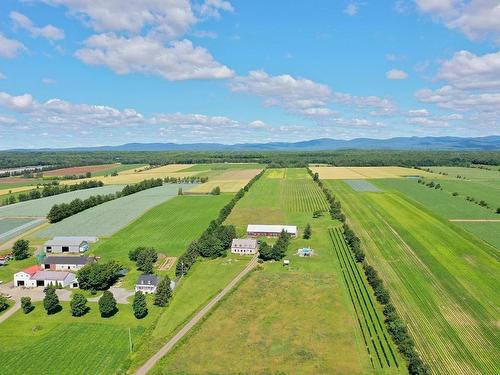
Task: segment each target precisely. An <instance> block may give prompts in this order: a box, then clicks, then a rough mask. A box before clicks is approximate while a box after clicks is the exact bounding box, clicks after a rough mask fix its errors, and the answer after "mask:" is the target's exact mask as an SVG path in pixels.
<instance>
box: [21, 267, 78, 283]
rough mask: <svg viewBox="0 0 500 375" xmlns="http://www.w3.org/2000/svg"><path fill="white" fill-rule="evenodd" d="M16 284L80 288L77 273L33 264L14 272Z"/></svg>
mask: <svg viewBox="0 0 500 375" xmlns="http://www.w3.org/2000/svg"><path fill="white" fill-rule="evenodd" d="M14 285H15V286H18V287H26V288H35V287H38V286H41V287H47V286H56V287H62V288H66V287H70V288H78V280H77V279H76V275H75V274H74V273H72V272H68V271H46V270H44V269H43V267H42V266H40V265H35V266H31V267H28V268H25V269H24V270H22V271H20V272H17V273H15V274H14Z"/></svg>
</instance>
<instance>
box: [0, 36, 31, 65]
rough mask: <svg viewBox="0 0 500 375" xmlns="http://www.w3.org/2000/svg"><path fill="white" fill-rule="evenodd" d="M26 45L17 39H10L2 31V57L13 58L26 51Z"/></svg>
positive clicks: (0, 48) (0, 42)
mask: <svg viewBox="0 0 500 375" xmlns="http://www.w3.org/2000/svg"><path fill="white" fill-rule="evenodd" d="M25 50H26V47H25V46H24V44H22V43H21V42H19V41H17V40H15V39H9V38H7V37H6V36H4V35H3V34H2V33H0V57H5V58H7V59H13V58H14V57H16V56H17V54H18V53H19V52H20V51H25Z"/></svg>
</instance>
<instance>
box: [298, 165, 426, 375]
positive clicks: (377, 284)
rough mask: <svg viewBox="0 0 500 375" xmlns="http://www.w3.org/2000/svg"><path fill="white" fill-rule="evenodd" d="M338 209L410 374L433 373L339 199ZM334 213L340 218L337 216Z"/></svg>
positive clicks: (350, 242)
mask: <svg viewBox="0 0 500 375" xmlns="http://www.w3.org/2000/svg"><path fill="white" fill-rule="evenodd" d="M308 171H309V174H310V175H312V176H313V179H314V181H316V183H317V184H318V185H319V186H320V187H321V189H322V190H323V192H324V193H325V196H326V197H327V200H329V203H330V202H338V201H337V200H336V199H335V197H334V196H333V195H332V194H331V192H330V191H329V190H328V189H326V188H325V187H324V185H323V183H322V181H321V180H320V179H319V176H317V174H313V173H312V171H311V170H310V169H309V168H308ZM328 194H330V195H328ZM330 205H331V206H332V203H330ZM338 210H339V211H338V212H337V211H335V212H334V213H332V211H330V213H331V214H332V218H334V219H335V218H337V219H338V220H340V221H342V222H343V226H342V229H343V234H344V238H345V240H346V242H347V244H348V245H349V248H350V249H351V251H352V252H353V254H354V256H355V258H356V261H357V262H358V263H361V265H362V267H363V270H364V273H365V276H366V279H367V281H368V284H370V286H371V287H372V289H373V293H374V294H375V297H376V298H377V301H378V302H379V303H380V304H381V305H382V306H383V313H384V322H385V324H386V327H387V331H388V332H389V334H390V335H391V337H392V339H393V340H394V343H395V344H396V346H397V348H398V350H399V352H400V353H401V354H402V355H403V356H404V357H405V359H406V360H407V363H408V372H409V373H410V375H427V374H430V370H429V367H428V365H427V364H426V363H424V361H423V360H422V358H420V355H419V354H418V353H417V351H416V350H415V342H414V341H413V339H412V338H411V336H410V333H409V332H408V328H407V327H406V324H405V323H404V322H403V320H402V319H401V317H400V316H399V314H398V312H397V311H396V308H395V307H394V305H392V303H391V298H390V294H389V290H387V289H386V287H385V285H384V282H383V280H382V279H381V278H380V276H379V275H378V273H377V271H376V270H375V268H374V267H373V266H371V265H370V264H368V262H367V260H366V258H365V253H364V252H363V250H362V248H361V241H360V239H359V237H358V236H357V235H356V234H355V233H354V231H353V230H352V229H351V228H350V227H349V226H348V225H347V223H345V215H344V214H343V213H342V212H341V205H340V202H338ZM334 214H335V216H336V217H334Z"/></svg>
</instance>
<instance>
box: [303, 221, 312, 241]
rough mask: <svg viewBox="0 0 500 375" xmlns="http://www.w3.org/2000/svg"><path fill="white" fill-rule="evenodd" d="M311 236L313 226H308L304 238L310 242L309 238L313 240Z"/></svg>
mask: <svg viewBox="0 0 500 375" xmlns="http://www.w3.org/2000/svg"><path fill="white" fill-rule="evenodd" d="M311 235H312V229H311V224H307V225H306V227H305V228H304V234H303V238H304V239H306V240H308V239H309V238H311Z"/></svg>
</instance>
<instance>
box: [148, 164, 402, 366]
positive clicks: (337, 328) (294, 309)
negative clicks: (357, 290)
mask: <svg viewBox="0 0 500 375" xmlns="http://www.w3.org/2000/svg"><path fill="white" fill-rule="evenodd" d="M278 174H280V175H281V176H282V178H281V179H280V178H277V175H278ZM288 183H298V184H299V186H301V185H302V187H301V188H300V189H301V190H302V191H303V193H304V194H309V196H310V197H311V198H310V199H311V200H312V202H314V199H316V198H315V197H316V195H315V193H307V192H314V188H315V184H314V182H313V181H312V179H311V178H310V177H309V175H308V174H307V173H306V170H305V169H286V170H285V169H281V170H274V169H272V170H268V171H266V173H265V174H264V176H263V177H261V178H260V179H259V180H258V181H257V182H256V183H255V184H254V185H253V186H252V188H251V189H250V191H249V192H248V193H247V195H245V196H244V197H243V198H242V199H241V200H240V201H239V202H238V204H237V205H236V207H235V208H234V209H233V212H232V213H231V215H230V216H229V218H228V220H227V222H228V223H231V224H236V225H237V226H238V229H239V230H240V231H241V230H243V229H244V228H245V227H246V224H247V223H255V222H257V223H262V222H267V223H271V224H277V223H281V224H283V223H284V222H285V223H286V224H293V225H298V226H299V228H303V227H304V226H305V225H306V223H308V222H310V223H311V225H312V228H313V237H312V239H310V240H303V239H300V238H297V239H294V240H292V243H291V245H290V248H289V254H288V256H287V259H291V266H290V269H286V268H283V267H282V265H281V264H280V262H277V263H266V264H265V265H264V266H263V269H262V270H256V271H254V272H253V273H252V274H251V275H250V276H249V277H248V279H247V280H245V281H243V283H242V285H241V286H239V287H238V289H237V290H236V291H234V292H233V293H232V294H231V295H230V296H229V297H227V299H226V300H225V301H224V302H222V304H221V305H220V306H219V307H218V308H217V309H216V310H215V311H214V312H213V314H212V315H211V316H210V317H209V318H208V319H207V320H206V321H205V322H204V323H203V324H202V325H201V326H200V327H199V328H198V329H197V330H195V331H194V332H193V333H192V334H191V335H190V336H189V338H188V339H186V340H185V341H184V342H183V344H182V345H181V346H179V348H178V349H176V350H175V351H174V352H173V353H172V354H171V355H168V356H167V357H165V358H164V359H163V360H162V361H160V363H159V364H158V366H156V368H155V370H154V371H153V373H154V374H173V373H179V374H180V373H182V374H197V373H217V374H234V373H278V372H279V373H300V374H318V373H349V374H367V373H401V371H402V370H401V368H398V367H393V366H391V367H388V366H387V365H386V364H385V365H384V367H383V368H382V367H381V366H380V365H377V364H376V363H374V364H373V365H372V362H371V361H370V356H369V354H368V352H367V350H366V347H365V343H364V340H363V336H362V332H361V330H360V328H359V325H358V321H357V319H356V316H355V314H354V307H353V305H352V302H351V299H350V297H349V292H348V290H347V287H346V284H345V282H344V280H343V278H342V271H341V266H340V263H339V260H338V258H337V256H336V255H335V252H334V248H333V246H332V242H331V239H330V237H329V235H328V227H330V226H332V225H334V226H337V225H338V224H337V223H335V222H333V221H332V220H331V219H330V218H329V217H327V215H325V216H323V217H321V218H318V219H313V218H312V212H311V208H310V207H308V206H307V205H304V204H299V203H297V201H296V200H295V199H294V197H293V194H290V192H288V193H285V190H284V189H285V188H286V186H287V184H288ZM307 185H309V186H307ZM323 199H324V198H323ZM294 202H295V206H294ZM313 205H316V207H315V208H321V207H324V206H326V201H321V200H320V201H319V202H316V203H313ZM251 207H255V210H253V211H252V210H251ZM283 221H284V222H283ZM302 246H311V247H312V248H313V249H314V251H315V253H316V255H315V256H313V257H310V258H300V257H298V256H297V255H295V254H296V251H297V249H298V248H299V247H302ZM313 290H314V293H311V291H313ZM377 308H378V307H377ZM221 332H223V333H224V334H221ZM395 356H396V360H397V361H398V362H399V361H400V358H399V354H398V353H395ZM255 358H266V360H265V361H264V360H263V361H256V360H255ZM391 363H392V364H393V365H394V362H391ZM403 368H404V367H403Z"/></svg>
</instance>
